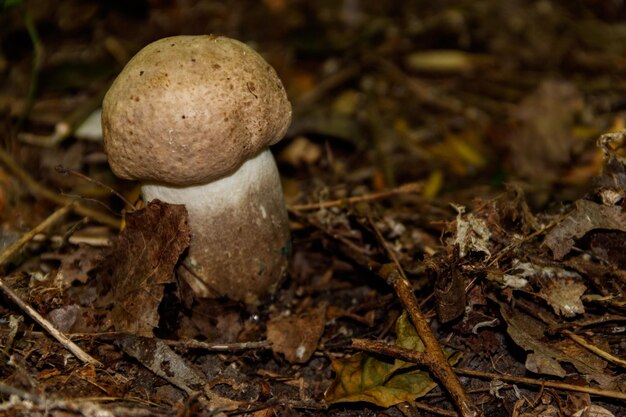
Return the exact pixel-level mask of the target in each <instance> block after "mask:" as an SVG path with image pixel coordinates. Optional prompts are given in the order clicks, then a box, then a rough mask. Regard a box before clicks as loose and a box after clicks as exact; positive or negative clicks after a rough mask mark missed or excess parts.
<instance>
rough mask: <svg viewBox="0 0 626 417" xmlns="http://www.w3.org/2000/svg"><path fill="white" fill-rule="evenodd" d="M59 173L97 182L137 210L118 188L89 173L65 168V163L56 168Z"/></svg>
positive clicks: (132, 209)
mask: <svg viewBox="0 0 626 417" xmlns="http://www.w3.org/2000/svg"><path fill="white" fill-rule="evenodd" d="M54 169H55V170H56V171H57V172H58V173H60V174H62V175H74V176H75V177H78V178H80V179H81V180H84V181H87V182H90V183H92V184H96V185H97V186H98V187H102V188H104V189H105V190H107V191H108V192H110V193H111V194H113V195H115V196H116V197H117V198H119V199H120V200H122V201H123V202H124V204H126V206H128V208H129V209H130V211H135V206H134V205H133V203H131V202H130V201H128V200H127V199H126V197H124V196H123V195H122V194H120V193H119V192H118V191H117V190H115V189H114V188H112V187H111V186H109V185H107V184H105V183H103V182H102V181H98V180H96V179H94V178H91V177H88V176H87V175H85V174H83V173H81V172H78V171H76V170H74V169H71V168H65V167H64V166H63V165H57V166H56V167H55V168H54Z"/></svg>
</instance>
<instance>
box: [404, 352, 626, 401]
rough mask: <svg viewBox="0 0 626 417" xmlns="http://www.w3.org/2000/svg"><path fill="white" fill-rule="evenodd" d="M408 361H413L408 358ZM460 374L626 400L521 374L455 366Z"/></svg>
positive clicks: (623, 395) (617, 394)
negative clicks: (512, 374)
mask: <svg viewBox="0 0 626 417" xmlns="http://www.w3.org/2000/svg"><path fill="white" fill-rule="evenodd" d="M405 360H407V362H411V361H409V360H408V359H405ZM454 371H455V372H456V373H457V374H459V375H465V376H473V377H477V378H485V379H499V380H502V381H506V382H513V383H515V384H524V385H535V386H541V387H548V388H556V389H562V390H565V391H575V392H585V393H587V394H592V395H598V396H601V397H606V398H616V399H618V400H626V392H620V391H611V390H605V389H602V388H593V387H585V386H582V385H574V384H565V383H562V382H557V381H546V380H543V379H533V378H525V377H520V376H509V375H501V374H494V373H490V372H480V371H473V370H471V369H463V368H455V370H454Z"/></svg>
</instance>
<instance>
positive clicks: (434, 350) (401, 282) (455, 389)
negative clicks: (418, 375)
mask: <svg viewBox="0 0 626 417" xmlns="http://www.w3.org/2000/svg"><path fill="white" fill-rule="evenodd" d="M369 220H370V224H371V225H372V228H373V229H374V232H375V233H376V237H377V238H378V241H379V242H380V244H381V245H382V246H383V247H384V249H385V251H386V252H387V254H388V256H389V257H390V258H391V259H392V260H393V264H385V265H383V266H382V267H381V268H380V269H379V270H378V275H379V276H380V277H381V278H383V279H384V280H385V281H387V283H388V284H389V285H391V286H392V287H393V289H394V290H395V292H396V294H397V295H398V298H399V299H400V303H402V306H403V307H404V309H405V310H406V311H407V313H408V314H409V317H410V318H411V321H412V322H413V325H414V326H415V330H416V331H417V335H418V336H419V337H420V339H422V342H423V343H424V347H425V352H426V353H425V354H424V353H420V354H419V355H416V356H414V358H415V359H417V358H418V357H419V358H421V360H422V362H423V364H424V365H426V366H427V367H428V369H429V370H430V371H431V372H432V373H433V375H435V377H436V378H437V379H439V381H440V382H441V383H442V384H443V386H444V387H445V388H446V389H447V390H448V392H449V393H450V396H451V397H452V401H453V402H454V404H455V405H456V406H457V408H458V409H459V412H460V413H461V416H463V417H470V416H476V415H478V412H477V411H476V408H475V407H474V404H472V401H471V400H470V399H469V397H468V396H467V394H466V393H465V390H464V389H463V387H462V386H461V383H460V382H459V379H458V378H457V376H456V375H455V373H454V371H453V369H452V366H451V365H450V362H448V360H447V359H446V357H445V355H444V353H443V350H442V349H441V346H440V345H439V342H438V341H437V338H436V337H435V335H434V334H433V332H432V330H431V329H430V325H429V324H428V321H427V320H426V317H424V314H423V313H422V310H421V308H420V306H419V303H418V302H417V299H416V298H415V294H413V289H412V288H411V284H410V283H409V280H408V279H407V277H406V275H405V274H404V271H403V270H402V266H401V265H400V262H399V261H398V257H397V256H396V254H395V252H394V251H393V250H392V249H390V248H389V246H388V245H387V242H386V241H385V239H384V237H383V236H382V234H381V233H380V230H378V228H377V227H376V224H375V223H374V222H373V221H371V219H369Z"/></svg>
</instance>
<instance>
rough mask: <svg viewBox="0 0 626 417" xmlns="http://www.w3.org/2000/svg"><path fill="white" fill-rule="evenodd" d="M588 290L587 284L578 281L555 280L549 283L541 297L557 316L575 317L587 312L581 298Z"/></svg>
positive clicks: (571, 279)
mask: <svg viewBox="0 0 626 417" xmlns="http://www.w3.org/2000/svg"><path fill="white" fill-rule="evenodd" d="M586 290H587V287H586V286H585V284H583V283H582V282H581V281H580V280H578V279H575V278H571V277H570V278H555V279H552V280H550V281H549V282H548V284H547V285H546V287H545V288H544V289H543V290H542V291H541V294H539V296H540V297H542V298H543V299H544V300H546V301H547V302H548V304H550V306H552V308H553V309H554V312H555V313H556V314H559V315H561V316H565V317H574V316H575V315H576V314H583V313H584V312H585V307H584V306H583V302H582V300H581V297H582V295H583V294H584V293H585V291H586Z"/></svg>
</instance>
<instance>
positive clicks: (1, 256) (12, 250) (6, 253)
mask: <svg viewBox="0 0 626 417" xmlns="http://www.w3.org/2000/svg"><path fill="white" fill-rule="evenodd" d="M72 205H73V204H72V203H70V204H68V205H66V206H65V207H62V208H60V209H58V210H57V211H55V212H54V213H52V214H51V215H50V216H49V217H48V218H47V219H45V220H44V221H43V222H41V223H39V224H38V225H37V226H35V227H34V228H33V229H32V230H30V231H29V232H27V233H26V234H24V235H23V236H22V237H21V238H19V239H18V241H17V242H15V243H13V244H12V245H11V246H9V247H8V248H6V249H5V250H3V251H2V253H0V268H1V267H3V266H4V265H5V264H6V263H7V262H9V261H10V260H11V258H13V257H14V256H15V255H16V254H17V253H18V252H19V251H20V249H22V247H23V246H24V245H25V244H27V243H28V242H30V241H31V240H33V238H34V237H35V236H36V235H38V234H39V233H41V232H43V231H44V230H46V229H47V228H48V227H50V226H51V225H53V224H54V223H56V222H57V221H59V220H60V219H61V218H62V217H63V216H65V215H66V214H67V213H68V212H69V211H70V210H71V208H72Z"/></svg>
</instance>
